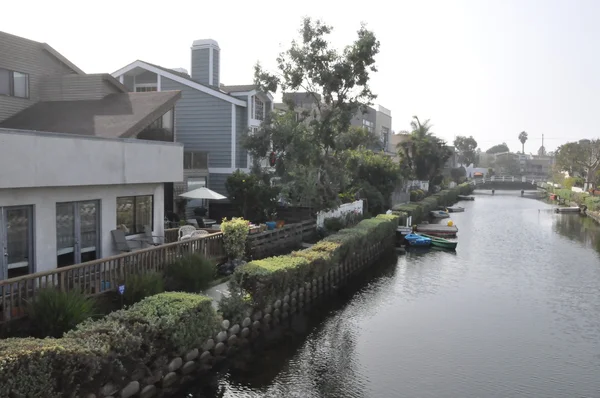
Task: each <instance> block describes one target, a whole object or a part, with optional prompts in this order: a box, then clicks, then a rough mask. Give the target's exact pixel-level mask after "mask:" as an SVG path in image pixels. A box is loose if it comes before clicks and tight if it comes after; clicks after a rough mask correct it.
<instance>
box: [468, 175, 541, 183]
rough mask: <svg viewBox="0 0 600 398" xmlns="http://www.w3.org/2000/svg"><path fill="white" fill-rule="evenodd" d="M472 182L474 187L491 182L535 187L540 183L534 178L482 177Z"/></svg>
mask: <svg viewBox="0 0 600 398" xmlns="http://www.w3.org/2000/svg"><path fill="white" fill-rule="evenodd" d="M473 181H474V182H475V185H481V184H486V183H492V182H520V183H527V184H532V185H537V184H539V183H540V181H539V180H536V179H534V178H529V177H526V176H522V177H521V176H491V177H483V178H474V179H473Z"/></svg>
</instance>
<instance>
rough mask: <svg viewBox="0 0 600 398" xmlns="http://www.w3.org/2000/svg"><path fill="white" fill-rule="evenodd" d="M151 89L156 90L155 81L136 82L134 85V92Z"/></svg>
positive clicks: (144, 91)
mask: <svg viewBox="0 0 600 398" xmlns="http://www.w3.org/2000/svg"><path fill="white" fill-rule="evenodd" d="M151 91H158V87H157V85H156V83H147V84H136V85H135V92H136V93H148V92H151Z"/></svg>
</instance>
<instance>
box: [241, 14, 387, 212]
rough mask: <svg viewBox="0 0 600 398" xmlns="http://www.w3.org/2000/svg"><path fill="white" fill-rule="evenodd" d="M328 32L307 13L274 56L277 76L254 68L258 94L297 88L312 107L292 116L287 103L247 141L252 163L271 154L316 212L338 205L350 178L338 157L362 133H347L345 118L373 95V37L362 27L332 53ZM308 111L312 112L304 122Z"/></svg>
mask: <svg viewBox="0 0 600 398" xmlns="http://www.w3.org/2000/svg"><path fill="white" fill-rule="evenodd" d="M331 31H332V27H331V26H329V25H326V24H324V23H322V22H320V21H313V20H311V19H310V18H305V19H304V21H303V24H302V28H301V29H300V36H301V37H300V39H299V40H297V41H293V42H292V44H291V47H290V49H289V50H287V51H285V52H283V53H281V54H280V55H279V57H278V58H277V71H276V72H275V73H270V72H268V71H265V70H264V69H263V68H262V67H261V66H260V64H257V65H256V68H255V82H256V83H257V84H258V85H259V86H260V88H261V89H262V90H263V91H269V92H277V91H278V90H281V91H283V92H297V91H302V92H305V93H307V95H308V96H309V97H310V98H312V100H313V103H314V108H313V109H311V110H310V111H307V110H302V112H300V113H301V116H302V117H301V119H300V120H298V117H297V114H298V112H296V111H295V110H294V104H293V103H291V102H289V103H287V105H288V108H289V110H288V112H285V113H284V114H280V115H275V116H273V117H272V118H270V119H269V120H267V122H266V123H263V127H262V128H261V129H260V130H259V131H258V132H257V133H255V134H253V135H252V136H250V137H248V139H247V140H246V142H245V147H246V148H247V149H248V150H249V151H250V153H251V155H252V157H253V159H254V160H255V161H260V160H261V159H266V158H268V157H269V156H274V157H275V158H276V159H277V167H276V172H275V173H276V174H277V175H278V176H279V177H281V183H282V188H283V192H284V193H285V194H286V195H287V196H288V198H289V199H290V200H291V201H292V202H293V203H302V204H304V205H309V206H311V207H312V208H314V209H315V210H322V209H329V208H334V207H337V206H338V205H339V203H340V199H339V195H338V193H339V192H341V191H342V190H343V189H344V188H345V185H346V184H347V180H348V175H347V173H346V171H345V170H344V167H343V163H342V159H341V157H340V156H339V154H340V152H341V151H344V150H346V149H348V147H351V146H353V145H356V144H355V142H356V141H357V140H358V141H361V142H362V141H364V140H362V138H361V137H360V134H358V136H357V134H355V135H352V133H353V132H354V131H353V130H351V128H350V124H351V123H350V122H351V119H352V117H353V116H354V115H355V114H356V113H357V112H358V111H359V110H360V109H361V108H364V107H365V106H366V105H368V104H370V103H371V102H372V101H373V100H374V99H375V98H376V96H375V95H374V94H373V93H372V92H371V89H370V87H369V78H370V74H371V73H372V72H375V71H377V69H376V67H375V56H376V55H377V53H378V52H379V41H378V40H377V39H376V37H375V34H374V33H373V32H371V31H370V30H367V29H366V27H365V26H364V25H363V26H361V28H360V29H359V30H358V35H357V38H356V40H355V41H354V42H353V43H351V44H350V45H348V46H347V47H346V48H345V49H344V50H343V51H338V50H336V49H334V48H331V47H330V43H329V42H328V40H327V36H328V35H329V34H330V33H331ZM309 113H310V116H312V117H311V118H310V119H306V120H304V118H306V117H307V116H309V115H308V114H309ZM363 138H364V137H363ZM271 145H272V147H271ZM271 151H273V153H274V155H271ZM255 169H256V167H255Z"/></svg>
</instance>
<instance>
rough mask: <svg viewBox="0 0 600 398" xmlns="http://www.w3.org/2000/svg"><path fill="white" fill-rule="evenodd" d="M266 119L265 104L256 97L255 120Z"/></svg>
mask: <svg viewBox="0 0 600 398" xmlns="http://www.w3.org/2000/svg"><path fill="white" fill-rule="evenodd" d="M264 118H265V103H264V102H262V101H261V100H259V99H258V97H257V96H254V119H256V120H264Z"/></svg>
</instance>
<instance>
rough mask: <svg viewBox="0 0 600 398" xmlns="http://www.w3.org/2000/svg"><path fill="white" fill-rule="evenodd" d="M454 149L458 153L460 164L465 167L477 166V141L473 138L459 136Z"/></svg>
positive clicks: (455, 140)
mask: <svg viewBox="0 0 600 398" xmlns="http://www.w3.org/2000/svg"><path fill="white" fill-rule="evenodd" d="M454 147H455V148H456V150H457V151H458V162H459V163H460V164H461V165H464V166H467V167H468V166H470V165H473V166H476V165H477V160H478V159H477V151H476V149H477V141H475V138H473V136H470V137H465V136H461V135H459V136H457V137H456V138H455V139H454Z"/></svg>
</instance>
